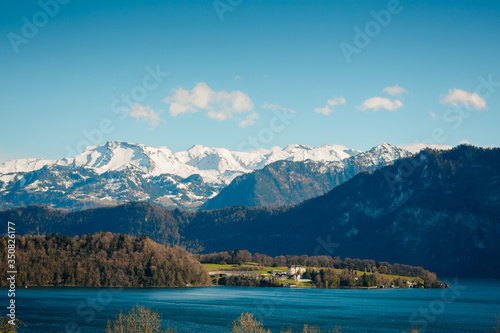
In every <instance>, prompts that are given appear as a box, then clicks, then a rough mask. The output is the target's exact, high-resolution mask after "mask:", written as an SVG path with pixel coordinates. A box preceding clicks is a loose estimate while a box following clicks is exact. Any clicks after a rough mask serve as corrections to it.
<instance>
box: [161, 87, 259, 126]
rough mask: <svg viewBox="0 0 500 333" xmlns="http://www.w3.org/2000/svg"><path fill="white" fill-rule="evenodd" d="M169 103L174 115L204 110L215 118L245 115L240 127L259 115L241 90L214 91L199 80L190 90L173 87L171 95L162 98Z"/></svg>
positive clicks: (250, 122)
mask: <svg viewBox="0 0 500 333" xmlns="http://www.w3.org/2000/svg"><path fill="white" fill-rule="evenodd" d="M163 101H164V102H165V103H167V104H170V109H169V112H170V115H171V116H172V117H176V116H178V115H180V114H184V113H196V112H199V111H206V115H207V116H208V117H210V118H213V119H217V120H227V119H232V118H236V117H235V115H236V116H238V115H245V116H246V117H245V119H243V120H241V121H240V122H239V125H240V126H242V127H245V126H248V125H252V124H253V123H254V120H255V119H257V118H259V115H258V114H257V113H256V112H255V111H254V110H253V106H254V105H253V103H252V100H251V99H250V97H249V96H248V95H247V94H245V93H243V92H241V91H231V92H227V91H225V90H220V91H214V90H212V89H211V88H210V87H209V86H208V85H207V84H206V83H204V82H200V83H198V84H196V86H195V87H194V88H193V89H192V90H186V89H184V88H182V87H179V88H177V89H175V90H174V91H173V92H172V95H171V96H168V97H166V98H165V99H164V100H163Z"/></svg>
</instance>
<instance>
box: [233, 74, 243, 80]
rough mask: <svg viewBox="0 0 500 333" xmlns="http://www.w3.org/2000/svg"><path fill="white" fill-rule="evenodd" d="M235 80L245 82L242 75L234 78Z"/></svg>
mask: <svg viewBox="0 0 500 333" xmlns="http://www.w3.org/2000/svg"><path fill="white" fill-rule="evenodd" d="M234 79H235V80H243V76H241V75H236V76H235V77H234Z"/></svg>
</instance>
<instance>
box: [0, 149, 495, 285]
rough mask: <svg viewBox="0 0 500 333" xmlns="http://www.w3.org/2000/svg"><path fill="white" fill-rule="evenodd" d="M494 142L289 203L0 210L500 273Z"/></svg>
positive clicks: (271, 249)
mask: <svg viewBox="0 0 500 333" xmlns="http://www.w3.org/2000/svg"><path fill="white" fill-rule="evenodd" d="M498 170H500V149H499V148H494V149H483V148H477V147H473V146H468V145H461V146H459V147H457V148H454V149H452V150H449V151H437V150H424V151H422V152H420V153H419V154H417V155H415V156H411V157H406V158H401V159H399V160H396V161H395V162H394V163H393V164H391V165H388V166H385V167H382V168H379V169H377V170H374V171H373V172H361V173H358V174H357V175H356V176H354V177H352V179H350V180H348V181H346V182H344V183H342V184H340V185H338V186H336V187H334V188H333V189H332V190H330V191H329V192H328V193H326V194H325V195H322V196H319V197H316V198H313V199H310V200H307V201H305V202H303V203H301V204H298V205H295V206H282V207H241V206H234V207H227V208H224V209H216V210H198V211H197V212H193V211H188V210H182V209H175V210H169V209H165V208H161V207H159V206H156V205H154V204H150V203H144V202H143V203H128V204H125V205H121V206H117V207H109V208H97V209H89V210H81V211H74V212H64V211H61V210H54V209H51V208H47V207H41V206H29V207H22V208H16V209H12V210H5V211H1V212H0V220H1V221H13V222H16V228H17V232H18V233H19V234H30V233H31V234H33V233H34V234H37V233H52V232H57V233H61V234H67V235H77V234H83V233H94V232H96V231H101V230H102V231H110V232H115V233H129V234H133V235H141V234H146V235H148V236H150V237H151V238H153V239H155V240H157V241H159V242H162V243H167V244H176V245H181V246H185V247H186V248H188V249H190V250H191V251H195V252H196V251H204V252H214V251H225V250H227V249H236V248H239V249H248V250H250V251H251V252H260V253H266V254H269V255H286V254H298V255H301V254H308V255H329V256H340V257H350V258H361V259H363V258H373V259H375V260H379V261H388V262H401V263H405V264H409V265H416V266H418V265H423V266H424V267H426V268H429V269H431V270H432V271H435V272H436V273H438V274H439V275H441V276H448V277H453V276H461V277H482V278H485V277H494V278H500V264H499V263H500V242H498V237H499V236H500V219H499V216H500V173H499V171H498Z"/></svg>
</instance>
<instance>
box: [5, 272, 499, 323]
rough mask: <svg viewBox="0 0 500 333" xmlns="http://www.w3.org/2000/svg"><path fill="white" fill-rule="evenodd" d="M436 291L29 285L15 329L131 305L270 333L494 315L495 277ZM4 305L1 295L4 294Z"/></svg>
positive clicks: (98, 318)
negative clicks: (252, 323) (247, 320)
mask: <svg viewBox="0 0 500 333" xmlns="http://www.w3.org/2000/svg"><path fill="white" fill-rule="evenodd" d="M449 283H451V285H452V288H451V289H449V290H441V289H430V290H424V289H372V290H339V289H330V290H324V289H284V288H244V287H241V288H240V287H207V288H190V289H105V288H102V289H100V288H32V289H22V290H18V292H17V294H16V303H17V315H18V317H19V318H20V319H21V320H22V321H24V322H25V323H26V324H27V327H26V328H23V329H21V330H20V332H104V331H105V326H106V322H107V321H108V319H113V318H114V316H116V315H117V314H118V313H119V311H120V309H123V310H124V311H127V310H129V309H130V308H131V307H132V306H134V305H135V304H141V305H143V306H147V307H152V308H155V309H157V310H158V311H159V312H160V313H161V314H162V316H163V318H164V324H166V325H167V324H168V325H169V326H170V327H173V328H175V329H177V331H178V332H207V333H212V332H214V333H215V332H226V331H227V329H229V328H230V323H231V321H233V320H234V319H236V318H237V317H238V316H239V315H240V314H241V313H242V312H252V313H254V314H255V316H256V317H257V318H258V319H259V320H261V321H262V322H263V323H264V326H265V327H266V328H269V329H271V331H272V332H279V331H280V328H281V327H282V326H283V324H288V325H293V326H294V327H295V328H296V329H298V328H299V327H302V325H303V324H304V323H309V324H313V325H318V326H321V327H322V328H332V327H334V326H335V325H339V326H342V332H407V331H409V330H410V329H411V328H412V326H417V325H419V326H420V327H421V328H422V329H421V331H420V332H423V331H426V332H485V331H487V330H488V329H492V328H493V327H494V325H495V323H496V319H495V315H498V314H499V313H500V281H491V280H490V281H487V280H484V281H483V280H465V279H463V280H461V279H459V280H450V281H449ZM1 292H2V299H3V301H2V303H4V304H7V299H6V298H7V297H6V295H7V292H6V290H5V289H3V290H2V291H1Z"/></svg>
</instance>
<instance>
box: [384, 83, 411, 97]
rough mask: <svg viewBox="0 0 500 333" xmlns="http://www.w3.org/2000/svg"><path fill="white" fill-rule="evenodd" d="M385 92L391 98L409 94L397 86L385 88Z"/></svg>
mask: <svg viewBox="0 0 500 333" xmlns="http://www.w3.org/2000/svg"><path fill="white" fill-rule="evenodd" d="M383 91H384V92H386V93H388V94H389V95H391V96H396V95H399V94H402V93H405V92H408V91H407V90H406V89H405V88H403V87H400V86H398V85H397V84H396V85H395V86H394V87H385V88H384V90H383Z"/></svg>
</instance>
